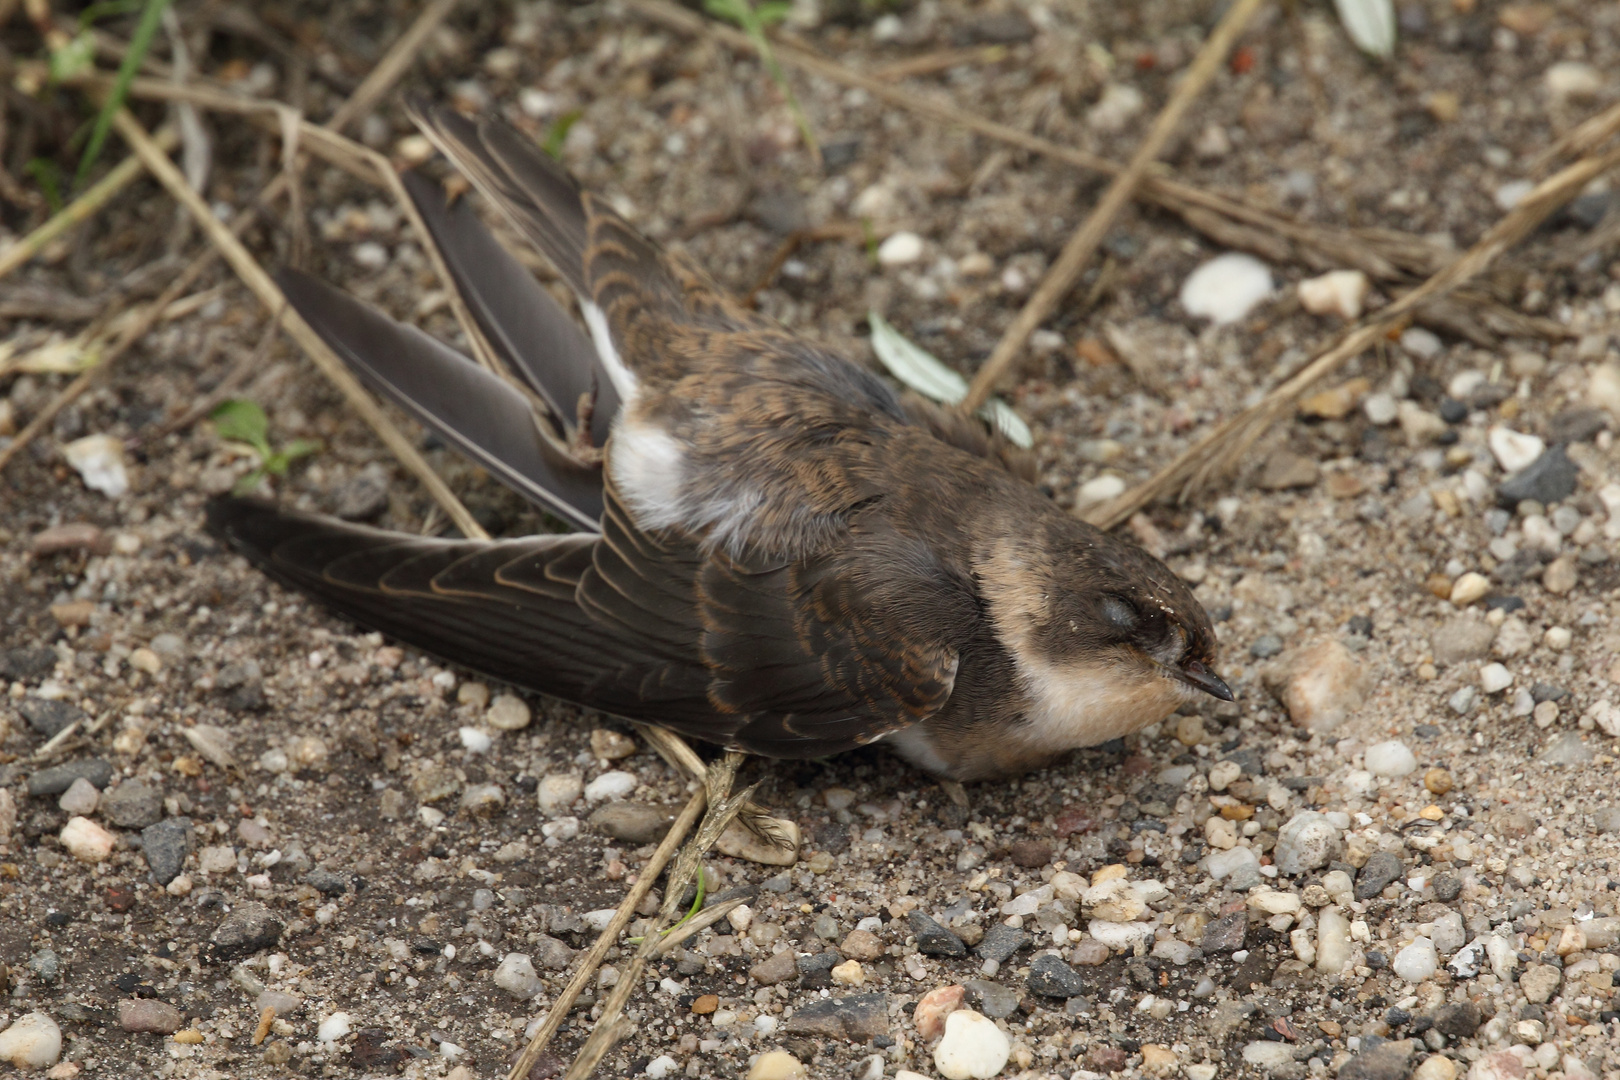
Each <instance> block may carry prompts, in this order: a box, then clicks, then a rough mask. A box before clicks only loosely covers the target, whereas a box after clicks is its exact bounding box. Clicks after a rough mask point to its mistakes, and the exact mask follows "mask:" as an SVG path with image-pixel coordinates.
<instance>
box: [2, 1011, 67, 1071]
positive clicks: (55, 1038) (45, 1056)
mask: <svg viewBox="0 0 1620 1080" xmlns="http://www.w3.org/2000/svg"><path fill="white" fill-rule="evenodd" d="M61 1056H62V1029H61V1028H59V1027H57V1026H56V1021H55V1020H52V1019H51V1018H50V1017H49V1016H46V1015H45V1014H44V1013H42V1012H31V1013H27V1014H25V1015H23V1016H20V1017H18V1018H17V1022H16V1023H14V1024H12V1025H11V1026H10V1027H8V1028H6V1030H4V1031H0V1061H9V1062H11V1063H12V1064H13V1065H15V1066H16V1067H17V1068H19V1069H43V1068H44V1067H45V1066H47V1065H55V1064H56V1059H57V1058H59V1057H61Z"/></svg>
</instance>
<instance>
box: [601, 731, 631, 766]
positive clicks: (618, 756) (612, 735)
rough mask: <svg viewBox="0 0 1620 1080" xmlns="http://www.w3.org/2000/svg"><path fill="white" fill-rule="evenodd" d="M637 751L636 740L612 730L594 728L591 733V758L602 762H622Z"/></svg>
mask: <svg viewBox="0 0 1620 1080" xmlns="http://www.w3.org/2000/svg"><path fill="white" fill-rule="evenodd" d="M637 749H638V747H637V745H636V740H634V739H632V738H631V737H630V736H628V735H626V734H625V733H624V732H622V731H615V730H613V729H612V728H596V729H595V730H594V731H592V732H591V756H592V757H595V758H600V759H601V760H603V761H622V760H623V759H625V758H627V757H630V756H631V755H632V754H634V753H635V752H636V750H637Z"/></svg>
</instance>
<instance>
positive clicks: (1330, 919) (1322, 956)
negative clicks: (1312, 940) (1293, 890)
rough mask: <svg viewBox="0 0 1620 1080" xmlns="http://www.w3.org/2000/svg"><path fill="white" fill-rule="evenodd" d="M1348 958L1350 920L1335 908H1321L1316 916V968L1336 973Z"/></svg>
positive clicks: (1325, 972)
mask: <svg viewBox="0 0 1620 1080" xmlns="http://www.w3.org/2000/svg"><path fill="white" fill-rule="evenodd" d="M1329 892H1330V893H1331V892H1332V890H1329ZM1349 960H1350V920H1349V919H1347V918H1345V916H1344V913H1343V912H1341V911H1339V910H1338V909H1336V908H1330V907H1328V908H1323V909H1322V910H1321V911H1320V912H1318V913H1317V916H1316V970H1317V971H1320V972H1322V973H1323V974H1324V975H1337V974H1339V973H1340V972H1341V971H1343V970H1344V965H1345V964H1346V963H1347V962H1349Z"/></svg>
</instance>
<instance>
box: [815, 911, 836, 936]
mask: <svg viewBox="0 0 1620 1080" xmlns="http://www.w3.org/2000/svg"><path fill="white" fill-rule="evenodd" d="M815 932H816V937H818V938H820V939H821V940H823V941H837V940H838V938H839V934H838V922H837V920H836V919H834V918H833V917H832V916H831V915H828V914H826V913H825V912H823V913H822V914H820V915H817V916H816V922H815Z"/></svg>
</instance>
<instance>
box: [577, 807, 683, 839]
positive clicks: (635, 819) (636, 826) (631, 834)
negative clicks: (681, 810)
mask: <svg viewBox="0 0 1620 1080" xmlns="http://www.w3.org/2000/svg"><path fill="white" fill-rule="evenodd" d="M674 820H675V818H674V815H673V814H671V813H670V812H669V811H668V810H666V809H664V808H663V807H661V806H653V805H651V804H650V803H641V802H610V803H606V804H605V805H603V806H602V807H600V808H599V809H598V810H597V811H596V812H595V813H594V814H592V815H591V818H590V825H591V828H593V829H595V830H597V831H598V832H603V833H606V834H607V835H608V836H611V837H613V839H615V840H622V841H624V842H625V843H627V844H655V843H657V842H658V841H659V840H662V839H663V838H664V834H665V833H667V832H669V826H670V823H671V822H673V821H674Z"/></svg>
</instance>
